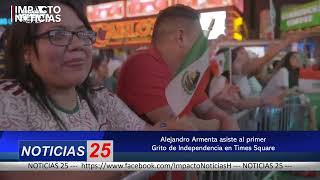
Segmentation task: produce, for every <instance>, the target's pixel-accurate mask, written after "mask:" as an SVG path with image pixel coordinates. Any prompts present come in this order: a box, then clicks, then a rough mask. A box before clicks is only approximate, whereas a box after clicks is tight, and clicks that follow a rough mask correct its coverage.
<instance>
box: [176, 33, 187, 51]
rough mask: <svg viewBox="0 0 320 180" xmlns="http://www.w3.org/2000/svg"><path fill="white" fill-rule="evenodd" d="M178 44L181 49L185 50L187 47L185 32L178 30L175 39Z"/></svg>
mask: <svg viewBox="0 0 320 180" xmlns="http://www.w3.org/2000/svg"><path fill="white" fill-rule="evenodd" d="M175 39H176V41H177V43H178V46H179V47H180V48H183V47H184V46H185V41H186V40H185V31H184V30H183V29H178V30H177V31H176V37H175Z"/></svg>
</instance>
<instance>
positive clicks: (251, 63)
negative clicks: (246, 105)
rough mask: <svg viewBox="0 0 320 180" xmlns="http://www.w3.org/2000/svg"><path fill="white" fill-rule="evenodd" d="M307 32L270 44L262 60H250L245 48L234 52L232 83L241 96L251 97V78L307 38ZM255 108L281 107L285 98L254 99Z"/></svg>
mask: <svg viewBox="0 0 320 180" xmlns="http://www.w3.org/2000/svg"><path fill="white" fill-rule="evenodd" d="M308 35H309V34H308V32H307V31H304V32H300V33H295V34H290V35H288V36H287V37H286V38H285V39H284V40H282V41H281V42H280V43H277V44H273V43H272V44H269V48H268V50H267V52H266V55H265V56H263V57H261V58H256V59H250V58H249V56H248V53H247V51H246V50H245V49H244V47H237V48H235V49H233V50H232V82H233V83H235V84H236V85H237V86H238V87H239V88H240V94H241V96H242V97H243V98H248V97H250V96H251V94H252V93H251V90H250V86H249V80H248V79H249V78H250V77H252V76H254V75H256V74H257V73H258V72H259V71H261V69H262V68H263V67H264V66H265V65H266V64H268V63H269V62H270V61H271V60H272V58H273V57H275V56H276V55H277V54H278V53H279V52H280V51H281V50H283V49H284V48H286V47H288V46H289V45H290V44H292V43H293V42H296V41H298V40H300V39H303V38H305V37H307V36H308ZM252 103H253V105H254V107H257V106H263V105H274V106H280V105H281V104H283V96H272V98H267V99H264V98H262V97H261V96H259V97H253V98H252Z"/></svg>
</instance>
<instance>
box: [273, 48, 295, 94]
mask: <svg viewBox="0 0 320 180" xmlns="http://www.w3.org/2000/svg"><path fill="white" fill-rule="evenodd" d="M295 54H298V53H297V52H289V53H287V54H286V55H285V56H284V57H283V58H282V60H281V62H280V63H278V65H277V67H276V68H275V73H276V72H278V71H279V70H280V69H281V68H283V67H284V68H286V69H287V70H288V72H289V88H292V87H294V86H298V82H299V72H300V69H299V68H294V67H292V66H291V63H290V59H291V57H292V56H293V55H295Z"/></svg>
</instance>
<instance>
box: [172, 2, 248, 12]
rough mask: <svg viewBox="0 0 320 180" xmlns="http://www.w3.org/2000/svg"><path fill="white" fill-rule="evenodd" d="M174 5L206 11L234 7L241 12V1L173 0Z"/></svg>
mask: <svg viewBox="0 0 320 180" xmlns="http://www.w3.org/2000/svg"><path fill="white" fill-rule="evenodd" d="M175 4H184V5H187V6H190V7H192V8H194V9H208V8H217V7H226V6H235V7H237V8H238V10H240V12H243V5H244V4H243V0H206V1H204V0H175Z"/></svg>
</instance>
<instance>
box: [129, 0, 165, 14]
mask: <svg viewBox="0 0 320 180" xmlns="http://www.w3.org/2000/svg"><path fill="white" fill-rule="evenodd" d="M169 5H170V4H169V0H127V16H128V17H137V16H148V15H154V14H158V13H159V11H161V10H162V9H165V8H166V7H168V6H169Z"/></svg>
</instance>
